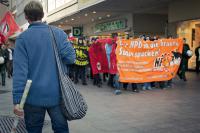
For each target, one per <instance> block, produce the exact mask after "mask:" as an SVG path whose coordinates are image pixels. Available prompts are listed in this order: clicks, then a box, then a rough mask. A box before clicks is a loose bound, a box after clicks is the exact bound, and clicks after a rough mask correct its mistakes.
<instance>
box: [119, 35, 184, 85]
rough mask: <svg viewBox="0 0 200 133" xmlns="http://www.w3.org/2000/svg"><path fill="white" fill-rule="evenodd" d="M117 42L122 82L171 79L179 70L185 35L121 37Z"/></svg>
mask: <svg viewBox="0 0 200 133" xmlns="http://www.w3.org/2000/svg"><path fill="white" fill-rule="evenodd" d="M117 44H118V45H117V49H116V56H117V66H118V71H119V76H120V78H119V80H120V81H121V82H129V83H144V82H152V81H167V80H170V79H172V78H173V77H174V76H175V75H176V73H177V71H178V68H179V65H180V62H181V53H182V49H183V41H182V39H160V40H155V41H143V40H140V39H134V40H118V42H117Z"/></svg>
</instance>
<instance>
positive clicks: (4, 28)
mask: <svg viewBox="0 0 200 133" xmlns="http://www.w3.org/2000/svg"><path fill="white" fill-rule="evenodd" d="M18 30H20V28H19V26H18V25H17V23H16V22H15V19H14V18H13V16H12V13H11V12H9V11H8V12H6V14H5V15H4V17H3V19H2V20H1V22H0V32H1V33H2V34H3V35H4V36H5V38H6V39H7V38H8V37H9V36H11V35H13V34H14V33H15V32H16V31H18Z"/></svg>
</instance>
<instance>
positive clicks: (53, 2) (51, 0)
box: [48, 0, 73, 12]
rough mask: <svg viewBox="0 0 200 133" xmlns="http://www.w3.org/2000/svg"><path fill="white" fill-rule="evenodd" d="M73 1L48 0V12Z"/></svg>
mask: <svg viewBox="0 0 200 133" xmlns="http://www.w3.org/2000/svg"><path fill="white" fill-rule="evenodd" d="M71 1H73V0H48V12H50V11H52V10H54V9H56V8H58V7H60V6H62V5H64V4H66V3H69V2H71Z"/></svg>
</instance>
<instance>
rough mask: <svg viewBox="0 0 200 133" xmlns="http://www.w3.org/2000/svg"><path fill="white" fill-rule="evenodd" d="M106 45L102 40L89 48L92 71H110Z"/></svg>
mask: <svg viewBox="0 0 200 133" xmlns="http://www.w3.org/2000/svg"><path fill="white" fill-rule="evenodd" d="M104 47H105V45H104V44H102V43H101V42H100V41H97V42H96V43H94V44H92V46H91V47H90V49H89V57H90V64H91V67H92V73H93V74H98V73H107V72H108V71H109V68H108V60H107V57H106V51H105V48H104Z"/></svg>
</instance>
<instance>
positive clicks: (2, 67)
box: [0, 44, 8, 86]
mask: <svg viewBox="0 0 200 133" xmlns="http://www.w3.org/2000/svg"><path fill="white" fill-rule="evenodd" d="M0 57H2V58H3V62H2V63H0V74H1V79H2V80H1V83H2V86H5V85H6V63H7V61H8V53H7V51H6V47H5V45H4V44H3V45H1V47H0Z"/></svg>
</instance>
